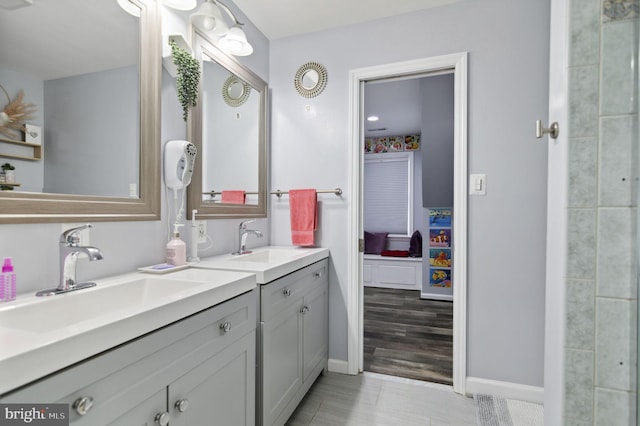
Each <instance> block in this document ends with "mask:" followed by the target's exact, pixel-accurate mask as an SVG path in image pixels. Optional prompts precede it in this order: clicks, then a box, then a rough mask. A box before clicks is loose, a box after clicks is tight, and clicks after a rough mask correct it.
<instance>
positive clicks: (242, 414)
mask: <svg viewBox="0 0 640 426" xmlns="http://www.w3.org/2000/svg"><path fill="white" fill-rule="evenodd" d="M255 347H256V333H255V331H252V332H251V333H249V334H247V335H246V336H244V337H243V338H241V339H240V340H238V341H236V342H235V343H233V344H231V345H230V346H229V347H227V348H226V349H224V350H223V351H221V352H220V353H218V354H217V355H215V356H213V357H211V358H210V359H208V360H207V361H205V362H204V363H202V364H200V365H199V366H197V367H196V368H194V369H193V370H191V371H189V372H188V373H187V374H185V375H184V376H182V377H181V378H180V379H178V380H176V381H175V382H173V383H171V384H170V385H169V405H170V407H169V411H170V413H171V426H185V425H190V426H202V425H207V426H217V425H219V426H231V425H233V426H253V425H254V424H255V395H256V392H255V368H256V351H255Z"/></svg>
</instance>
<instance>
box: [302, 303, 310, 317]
mask: <svg viewBox="0 0 640 426" xmlns="http://www.w3.org/2000/svg"><path fill="white" fill-rule="evenodd" d="M310 309H311V306H309V305H304V306H303V307H302V308H301V309H300V313H301V314H302V315H304V314H306V313H307V312H309V310H310Z"/></svg>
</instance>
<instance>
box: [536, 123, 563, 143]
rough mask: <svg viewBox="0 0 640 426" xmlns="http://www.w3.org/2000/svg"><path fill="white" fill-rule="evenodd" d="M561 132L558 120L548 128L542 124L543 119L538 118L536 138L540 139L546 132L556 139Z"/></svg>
mask: <svg viewBox="0 0 640 426" xmlns="http://www.w3.org/2000/svg"><path fill="white" fill-rule="evenodd" d="M558 133H560V126H559V125H558V122H557V121H554V122H553V123H551V127H549V128H548V129H547V128H545V127H544V125H543V124H542V120H536V138H538V139H540V138H541V137H543V136H544V135H545V134H549V136H551V138H552V139H556V138H557V137H558Z"/></svg>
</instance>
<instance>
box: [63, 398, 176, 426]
mask: <svg viewBox="0 0 640 426" xmlns="http://www.w3.org/2000/svg"><path fill="white" fill-rule="evenodd" d="M163 413H166V415H169V413H168V412H167V390H166V389H162V390H161V391H159V392H157V393H156V394H155V395H153V396H151V397H150V398H148V399H146V400H144V401H142V402H141V403H140V404H138V405H136V406H135V408H133V409H131V410H130V411H128V412H126V413H125V414H123V415H122V416H120V417H118V418H117V419H116V420H113V421H109V422H106V421H104V422H103V421H101V420H100V419H97V418H95V417H94V418H93V419H92V420H91V422H89V423H88V424H91V425H101V424H105V425H109V426H154V425H156V424H157V423H156V421H155V419H156V416H159V415H162V414H163ZM71 424H72V425H76V424H79V423H78V422H71Z"/></svg>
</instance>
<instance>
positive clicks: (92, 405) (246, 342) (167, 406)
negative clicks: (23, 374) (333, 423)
mask: <svg viewBox="0 0 640 426" xmlns="http://www.w3.org/2000/svg"><path fill="white" fill-rule="evenodd" d="M257 299H258V290H257V289H255V290H252V291H250V292H247V293H244V294H243V295H240V296H237V297H235V298H233V299H230V300H228V301H226V302H224V303H221V304H219V305H216V306H214V307H212V308H210V309H207V310H205V311H202V312H200V313H197V314H194V315H192V316H190V317H187V318H185V319H183V320H181V321H178V322H176V323H173V324H171V325H168V326H166V327H163V328H161V329H159V330H157V331H155V332H152V333H149V334H147V335H145V336H142V337H140V338H138V339H136V340H134V341H131V342H128V343H126V344H123V345H121V346H119V347H117V348H114V349H112V350H110V351H107V352H105V353H102V354H100V355H98V356H95V357H93V358H91V359H89V360H86V361H84V362H81V363H79V364H76V365H74V366H71V367H69V368H67V369H65V370H62V371H60V372H58V373H55V374H53V375H51V376H48V377H47V378H44V379H42V380H40V381H37V382H35V383H33V384H31V385H28V386H26V387H24V388H21V389H19V390H16V391H14V392H11V393H8V394H5V395H2V396H1V397H0V401H1V402H3V403H4V402H20V403H29V402H31V403H52V402H58V403H67V404H69V407H70V413H69V414H70V416H69V417H70V424H72V425H74V426H80V425H90V426H98V425H123V426H137V425H159V424H160V425H162V424H164V425H166V424H170V425H171V426H183V425H192V426H201V425H218V424H219V425H234V426H236V425H238V426H242V425H254V424H255V378H256V377H255V365H256V355H255V354H256V324H257V309H258V308H257ZM69 350H73V348H72V347H70V348H69Z"/></svg>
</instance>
